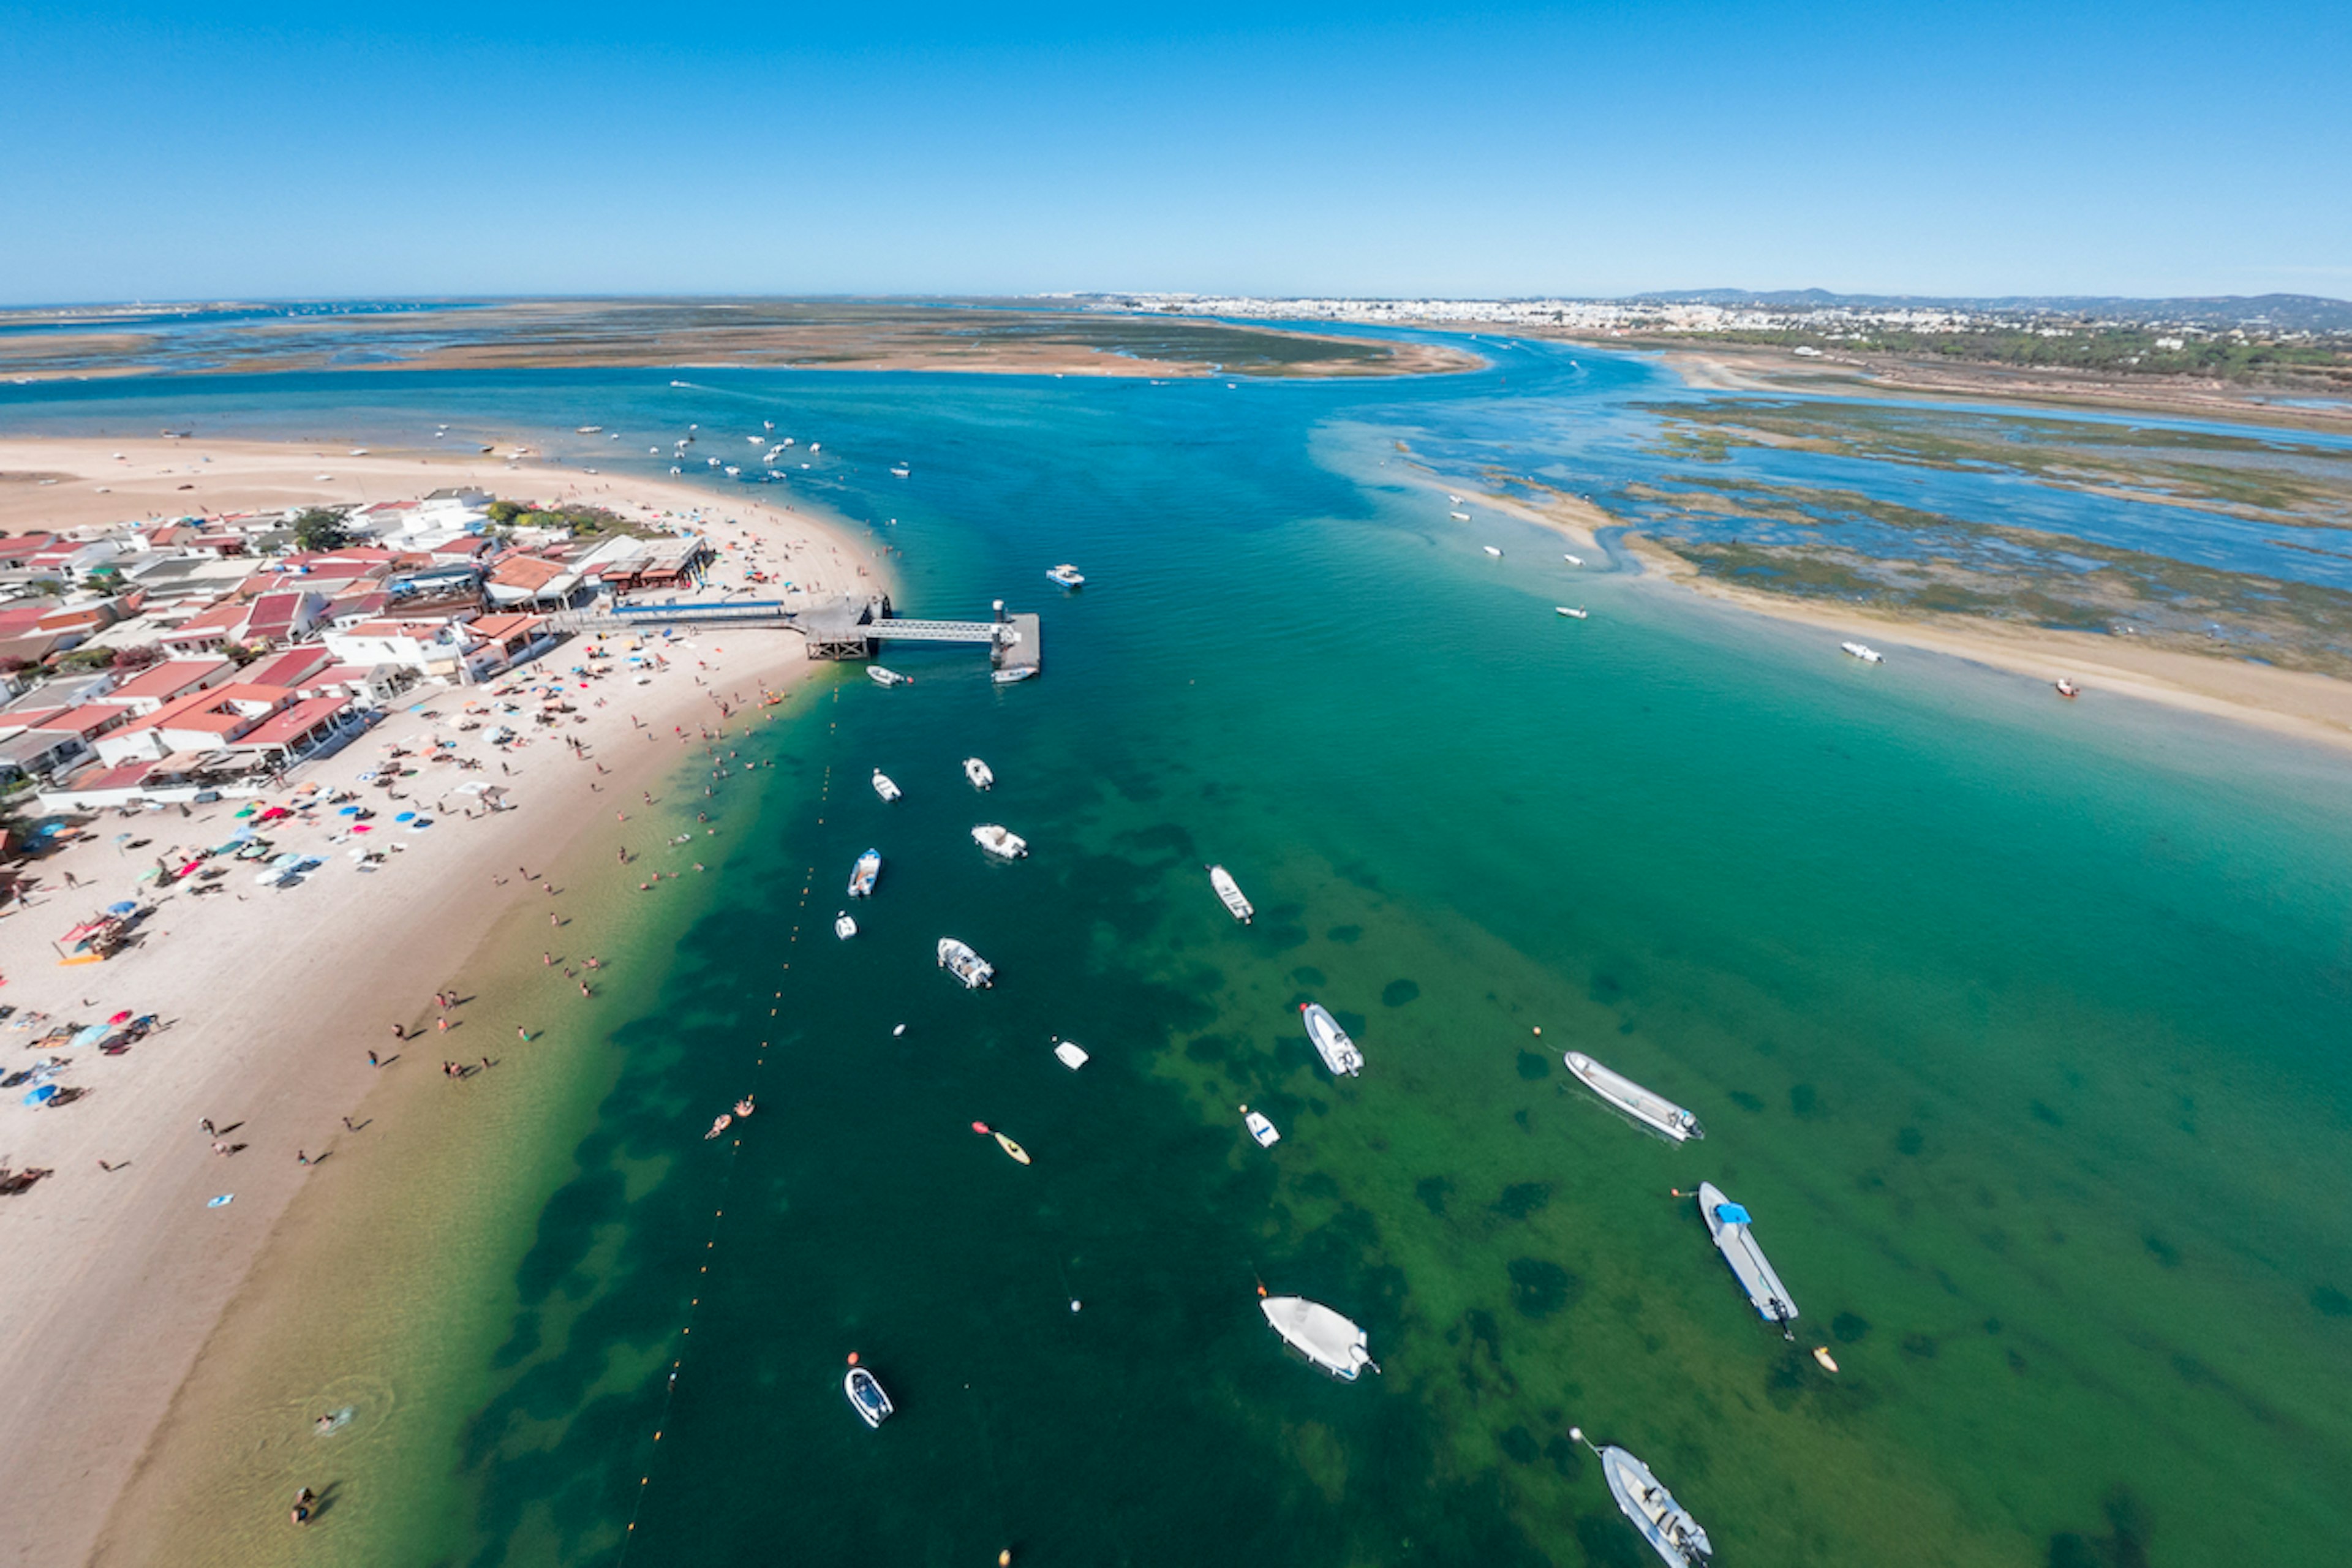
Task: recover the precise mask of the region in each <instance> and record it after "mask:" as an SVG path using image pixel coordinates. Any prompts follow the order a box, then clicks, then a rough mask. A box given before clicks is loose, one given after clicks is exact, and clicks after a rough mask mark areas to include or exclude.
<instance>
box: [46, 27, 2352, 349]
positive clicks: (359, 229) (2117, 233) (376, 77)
mask: <svg viewBox="0 0 2352 1568" xmlns="http://www.w3.org/2000/svg"><path fill="white" fill-rule="evenodd" d="M2347 60H2352V5H2345V4H2342V3H2341V0H2334V3H2325V4H2323V3H2302V4H2273V5H2264V4H2256V5H2251V6H2239V7H2225V6H2221V5H2205V6H2187V5H2170V4H2167V3H2165V0H2154V3H2152V4H2147V5H2138V6H2136V7H2123V6H2114V7H2105V8H2100V9H2091V8H2087V7H2083V6H2078V5H1985V4H1959V5H1948V6H1945V7H1940V8H1937V7H1905V6H1899V5H1885V4H1879V5H1807V6H1801V7H1800V6H1785V5H1784V6H1777V7H1768V6H1763V5H1717V4H1660V5H1633V4H1619V5H1573V4H1570V5H1549V6H1543V7H1527V6H1513V5H1486V6H1480V7H1476V8H1465V9H1453V10H1443V11H1434V10H1429V9H1423V8H1406V7H1401V6H1393V5H1385V4H1381V3H1380V0H1366V3H1365V4H1362V5H1350V6H1338V5H1333V6H1296V5H1279V4H1272V3H1269V4H1266V5H1252V6H1238V5H1188V6H1181V7H1160V8H1155V10H1154V14H1153V15H1152V16H1151V17H1150V18H1149V19H1146V20H1142V21H1137V20H1132V19H1129V17H1127V16H1123V15H1120V14H1118V13H1116V12H1113V11H1109V10H1106V9H1102V8H1095V7H1088V8H1085V9H1078V8H1069V9H1055V8H1040V7H1024V8H1020V9H1015V10H1011V11H995V10H992V8H990V7H985V6H973V5H962V6H956V7H952V8H948V7H933V6H927V5H879V6H876V5H865V6H856V5H852V6H840V5H835V6H829V7H825V8H822V9H814V8H802V7H797V6H794V5H772V4H766V5H735V4H731V3H729V0H711V3H708V4H702V5H677V6H671V7H630V8H626V9H620V8H607V7H601V6H598V5H594V4H593V3H590V0H582V3H580V4H575V5H561V6H558V5H519V6H518V5H507V6H499V5H488V4H476V5H447V4H440V3H436V0H426V3H425V4H419V5H403V6H398V7H389V6H376V5H364V4H362V5H341V6H325V5H313V6H302V7H292V6H284V5H238V4H235V3H234V0H226V3H223V4H216V5H205V6H196V5H181V6H164V5H74V6H66V5H56V4H51V5H44V6H41V7H38V8H35V7H29V6H24V5H16V4H14V3H12V0H0V84H5V85H4V86H0V301H5V302H10V303H34V302H47V301H59V300H114V299H132V298H142V299H204V298H287V297H331V296H362V295H436V294H517V293H550V292H555V293H593V292H602V291H606V290H616V291H628V292H638V293H645V292H761V293H794V292H816V293H840V292H874V293H917V292H957V293H965V292H1032V291H1040V290H1050V289H1199V290H1234V291H1250V292H1258V293H1286V294H1288V293H1315V292H1349V293H1360V294H1422V293H1439V294H1454V295H1489V294H1533V293H1553V292H1560V293H1602V294H1609V293H1620V292H1628V291H1633V290H1638V289H1663V288H1696V287H1704V286H1712V285H1722V286H1735V287H1751V288H1793V287H1803V286H1820V287H1824V288H1832V289H1850V290H1857V291H1865V290H1866V291H1887V292H1913V293H2060V292H2066V293H2125V294H2158V293H2259V292H2263V291H2268V290H2273V289H2279V290H2287V291H2293V292H2302V293H2317V294H2332V295H2336V296H2352V109H2347V92H2346V89H2345V79H2346V75H2347V69H2346V62H2347Z"/></svg>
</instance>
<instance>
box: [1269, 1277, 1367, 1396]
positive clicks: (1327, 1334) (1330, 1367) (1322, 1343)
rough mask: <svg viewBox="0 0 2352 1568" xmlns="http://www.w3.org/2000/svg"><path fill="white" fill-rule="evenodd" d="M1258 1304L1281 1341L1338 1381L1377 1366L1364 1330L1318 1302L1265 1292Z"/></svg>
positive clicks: (1359, 1374) (1348, 1378) (1300, 1297)
mask: <svg viewBox="0 0 2352 1568" xmlns="http://www.w3.org/2000/svg"><path fill="white" fill-rule="evenodd" d="M1258 1306H1259V1308H1260V1309H1261V1310H1263V1311H1264V1312H1265V1321H1267V1322H1268V1323H1271V1324H1272V1325H1273V1326H1274V1331H1275V1332H1276V1333H1277V1334H1280V1335H1281V1336H1282V1340H1283V1342H1284V1343H1285V1344H1286V1345H1288V1346H1289V1347H1290V1348H1291V1349H1292V1350H1295V1351H1297V1352H1298V1353H1299V1354H1301V1355H1303V1356H1305V1357H1306V1358H1307V1360H1308V1361H1311V1362H1313V1363H1315V1364H1316V1365H1317V1366H1319V1367H1321V1368H1322V1369H1323V1370H1324V1371H1325V1372H1328V1373H1330V1374H1331V1375H1332V1376H1333V1377H1336V1378H1338V1379H1339V1381H1340V1382H1341V1383H1353V1382H1355V1381H1356V1379H1357V1378H1359V1377H1360V1376H1362V1375H1363V1371H1364V1369H1365V1368H1366V1367H1370V1368H1371V1369H1372V1370H1373V1371H1374V1372H1378V1371H1380V1370H1381V1365H1380V1363H1378V1362H1376V1361H1374V1360H1373V1359H1372V1352H1371V1349H1370V1345H1369V1343H1368V1342H1367V1341H1366V1339H1365V1335H1364V1331H1363V1330H1361V1329H1360V1328H1358V1327H1357V1326H1356V1325H1355V1324H1354V1323H1353V1322H1352V1321H1349V1320H1348V1319H1346V1318H1343V1317H1341V1316H1340V1315H1339V1313H1337V1312H1335V1311H1333V1310H1331V1309H1330V1308H1328V1307H1327V1306H1325V1305H1324V1304H1323V1303H1322V1302H1320V1301H1310V1300H1307V1298H1306V1297H1304V1296H1268V1297H1265V1299H1264V1300H1260V1301H1259V1302H1258Z"/></svg>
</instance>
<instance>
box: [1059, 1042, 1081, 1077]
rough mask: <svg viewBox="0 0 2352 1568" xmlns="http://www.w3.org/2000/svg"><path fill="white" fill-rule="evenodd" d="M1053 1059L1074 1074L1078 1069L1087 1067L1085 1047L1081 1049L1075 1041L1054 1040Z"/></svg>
mask: <svg viewBox="0 0 2352 1568" xmlns="http://www.w3.org/2000/svg"><path fill="white" fill-rule="evenodd" d="M1054 1059H1055V1061H1057V1062H1060V1063H1061V1064H1062V1065H1063V1066H1064V1067H1066V1068H1069V1069H1070V1070H1071V1071H1072V1072H1076V1071H1077V1070H1078V1069H1079V1068H1082V1067H1084V1066H1086V1065H1087V1053H1086V1049H1085V1047H1081V1046H1080V1045H1079V1044H1078V1042H1077V1041H1076V1040H1055V1042H1054Z"/></svg>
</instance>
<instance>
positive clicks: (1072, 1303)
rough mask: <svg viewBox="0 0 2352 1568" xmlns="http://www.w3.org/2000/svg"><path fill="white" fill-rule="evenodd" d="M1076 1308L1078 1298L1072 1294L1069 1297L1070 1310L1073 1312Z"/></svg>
mask: <svg viewBox="0 0 2352 1568" xmlns="http://www.w3.org/2000/svg"><path fill="white" fill-rule="evenodd" d="M1070 1310H1071V1311H1073V1312H1075V1311H1076V1310H1078V1299H1077V1298H1076V1296H1073V1297H1071V1298H1070Z"/></svg>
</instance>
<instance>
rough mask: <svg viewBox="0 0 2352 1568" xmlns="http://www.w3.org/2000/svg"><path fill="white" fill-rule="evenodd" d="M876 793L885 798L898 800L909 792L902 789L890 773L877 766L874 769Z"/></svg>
mask: <svg viewBox="0 0 2352 1568" xmlns="http://www.w3.org/2000/svg"><path fill="white" fill-rule="evenodd" d="M874 793H875V794H876V795H880V796H881V797H882V798H883V799H884V800H896V799H898V797H899V796H900V795H904V794H906V793H907V792H906V791H904V790H902V789H900V788H899V787H898V784H895V783H893V782H892V780H891V778H890V775H889V774H887V773H884V772H883V771H882V770H881V769H880V768H876V769H875V770H874Z"/></svg>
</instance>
